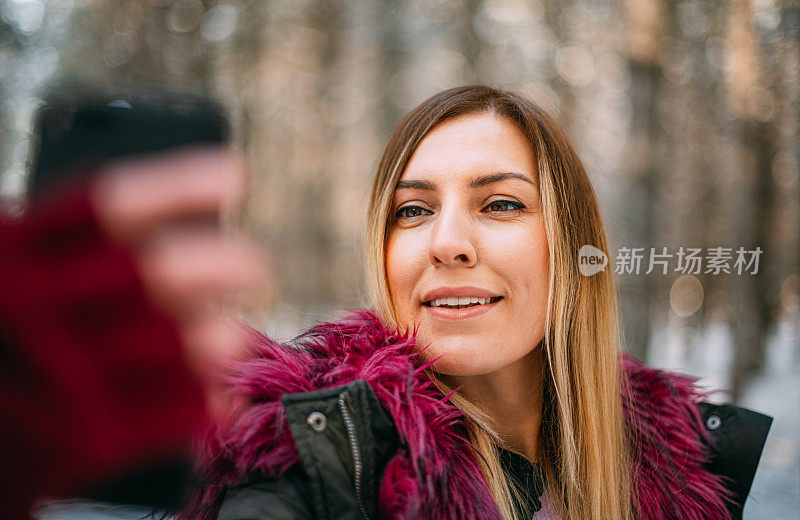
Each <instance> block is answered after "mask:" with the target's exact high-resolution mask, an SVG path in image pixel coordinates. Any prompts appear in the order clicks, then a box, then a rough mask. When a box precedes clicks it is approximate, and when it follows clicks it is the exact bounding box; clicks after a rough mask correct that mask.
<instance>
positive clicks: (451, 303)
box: [422, 296, 503, 309]
mask: <svg viewBox="0 0 800 520" xmlns="http://www.w3.org/2000/svg"><path fill="white" fill-rule="evenodd" d="M502 299H503V297H502V296H494V297H491V298H473V297H470V296H448V297H446V298H436V299H435V300H430V301H427V302H424V303H423V304H422V305H424V306H426V307H441V308H445V309H467V308H469V307H477V306H478V305H487V304H489V303H495V302H499V301H500V300H502Z"/></svg>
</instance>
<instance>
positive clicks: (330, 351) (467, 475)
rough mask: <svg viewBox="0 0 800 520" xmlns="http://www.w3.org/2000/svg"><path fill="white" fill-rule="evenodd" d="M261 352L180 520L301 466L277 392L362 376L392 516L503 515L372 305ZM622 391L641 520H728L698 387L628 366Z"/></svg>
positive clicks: (459, 430) (238, 382) (261, 345)
mask: <svg viewBox="0 0 800 520" xmlns="http://www.w3.org/2000/svg"><path fill="white" fill-rule="evenodd" d="M252 339H253V344H254V350H255V354H254V356H253V357H252V358H251V359H250V360H248V361H246V362H243V363H241V364H240V365H239V366H238V367H237V368H236V371H235V376H234V380H233V384H234V390H235V392H236V393H237V395H238V397H239V398H240V404H239V405H238V408H237V410H236V411H235V413H234V414H233V419H232V420H231V422H230V423H229V424H227V425H225V426H222V427H219V428H218V429H217V430H216V431H214V432H213V433H212V434H211V435H209V436H208V438H207V440H206V442H205V444H204V448H203V454H202V456H201V459H200V460H201V463H200V475H201V482H202V484H201V485H200V486H199V487H198V489H197V490H196V492H195V495H194V496H193V498H192V500H191V503H190V505H189V507H188V508H187V509H186V510H185V511H184V512H183V514H182V515H181V518H192V519H195V518H196V519H200V520H211V519H213V518H216V513H217V511H218V509H219V506H220V503H221V501H222V499H223V498H224V491H225V490H226V489H227V488H230V487H234V486H236V485H239V484H241V483H242V482H244V481H246V479H247V478H248V476H249V475H252V474H260V475H264V476H266V477H277V476H280V475H282V474H284V473H285V472H287V471H288V470H289V468H291V467H292V466H293V465H295V464H297V463H298V461H299V454H298V451H297V448H296V447H295V444H294V442H293V438H292V435H291V432H290V430H289V427H288V424H287V420H286V416H285V414H284V410H283V406H282V404H281V396H283V395H284V394H291V393H298V392H309V391H314V390H320V389H325V388H331V387H335V386H339V385H342V384H347V383H351V382H353V381H356V380H359V379H363V380H366V381H367V382H368V383H369V385H370V386H371V388H372V389H373V390H374V392H375V395H376V397H377V399H378V401H379V402H380V404H381V405H382V407H383V408H384V409H385V410H387V411H388V412H389V414H390V415H391V417H392V419H393V421H394V424H395V427H396V429H397V433H398V436H399V439H400V449H399V450H398V451H397V453H396V454H395V455H394V456H393V457H392V458H391V460H390V461H389V462H388V464H387V466H386V469H385V471H384V473H383V477H382V480H381V483H380V495H379V508H380V515H381V517H382V518H390V519H411V518H430V519H436V520H441V519H479V518H480V519H487V518H488V519H493V518H500V515H499V513H498V511H497V508H496V506H495V505H494V502H493V500H492V498H491V494H490V493H489V490H488V487H487V485H486V483H485V481H484V480H483V477H482V475H481V471H480V468H479V466H478V461H477V459H476V456H475V454H474V451H473V450H472V448H471V447H470V445H469V443H468V442H467V441H466V440H465V438H464V428H463V424H462V419H461V413H460V412H459V411H458V410H457V409H456V408H455V407H454V406H453V405H452V404H450V403H449V396H442V395H441V393H440V392H439V391H438V390H437V388H436V387H435V386H434V385H433V383H432V382H431V381H430V380H429V379H428V377H427V376H426V375H425V373H424V372H423V371H424V369H425V368H426V365H421V364H420V363H419V361H418V356H417V351H416V346H415V344H414V340H413V338H410V337H409V336H408V335H407V334H405V335H404V334H400V333H398V332H396V331H391V330H389V329H388V328H386V327H385V326H384V325H383V324H382V323H381V322H380V320H379V319H378V317H377V316H376V315H375V314H374V313H373V312H372V311H368V310H357V311H351V312H350V313H349V314H348V315H347V316H346V317H345V318H344V319H342V320H340V321H337V322H332V323H324V324H321V325H318V326H316V327H313V328H312V329H310V330H309V331H308V332H306V333H305V334H303V335H301V336H299V337H298V338H297V339H296V340H295V341H293V342H291V343H290V344H289V345H283V344H279V343H277V342H274V341H272V340H271V339H269V338H267V337H266V336H263V335H261V334H259V333H256V332H254V331H253V332H252ZM621 362H622V364H623V367H624V370H625V373H626V374H627V384H625V383H623V384H622V385H621V393H622V397H623V403H624V412H625V418H626V422H627V425H628V429H629V432H630V439H631V446H632V450H633V455H634V456H633V460H634V461H635V462H634V464H633V467H632V468H631V469H632V475H633V479H634V489H635V497H634V504H635V507H636V509H637V511H638V513H639V516H640V517H641V518H642V519H643V520H661V519H665V518H685V519H698V520H700V519H704V520H723V519H726V518H729V514H728V512H727V510H726V507H725V500H726V498H725V497H726V496H727V492H726V490H725V487H724V486H723V483H722V482H721V477H718V476H716V475H714V474H712V473H710V472H709V471H707V470H706V469H704V464H705V463H706V462H707V460H708V458H709V456H710V454H709V451H708V448H707V446H708V444H709V443H710V442H711V439H710V438H709V436H708V433H707V432H706V430H705V428H704V427H703V423H702V420H701V418H700V415H699V412H698V410H697V406H696V403H697V402H698V401H699V400H700V399H701V398H702V397H703V394H702V393H700V392H699V391H698V390H697V389H696V388H695V385H694V380H693V379H690V378H688V377H684V376H679V375H675V374H671V373H667V372H663V371H660V370H655V369H651V368H647V367H645V366H643V365H641V364H640V363H638V362H637V361H635V360H634V359H633V358H631V357H628V356H623V357H622V359H621Z"/></svg>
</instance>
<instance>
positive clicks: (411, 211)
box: [394, 206, 430, 218]
mask: <svg viewBox="0 0 800 520" xmlns="http://www.w3.org/2000/svg"><path fill="white" fill-rule="evenodd" d="M429 213H430V211H428V210H427V209H424V208H420V207H419V206H403V207H402V208H400V209H398V210H397V213H395V215H394V216H395V218H414V217H421V216H422V215H427V214H429Z"/></svg>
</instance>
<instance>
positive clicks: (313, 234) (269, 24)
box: [0, 0, 800, 519]
mask: <svg viewBox="0 0 800 520" xmlns="http://www.w3.org/2000/svg"><path fill="white" fill-rule="evenodd" d="M466 83H486V84H490V85H494V86H502V87H505V88H508V89H511V90H516V91H519V92H521V93H523V94H526V95H528V96H529V97H531V98H532V99H533V100H535V101H537V102H538V103H539V104H541V105H543V106H544V107H546V108H547V109H549V110H550V111H551V112H552V113H553V114H554V115H555V116H556V118H557V119H558V120H559V121H560V122H561V123H562V124H563V125H564V126H565V128H566V129H567V131H568V133H569V135H570V136H571V137H572V139H573V142H574V143H575V145H576V147H577V148H578V151H579V154H580V155H581V157H582V158H583V160H584V162H585V164H586V166H587V169H588V171H589V173H590V175H591V178H592V180H593V182H594V185H595V188H596V190H597V193H598V196H599V198H600V202H601V209H602V211H603V215H604V220H605V224H606V229H607V232H608V235H609V239H610V243H611V251H610V252H609V257H610V259H609V260H610V262H611V265H610V266H609V268H613V262H614V258H613V257H614V252H615V250H616V249H617V248H620V247H623V246H625V247H630V248H633V247H641V248H645V254H647V252H648V251H649V250H650V248H651V247H652V248H657V249H658V250H659V251H660V250H661V248H663V247H667V248H668V249H669V251H670V252H674V251H675V250H677V248H679V247H681V246H683V247H698V248H711V247H719V246H723V247H731V248H733V249H734V251H735V250H736V249H738V248H739V247H744V248H745V249H746V250H754V249H756V247H760V248H761V249H762V250H763V253H762V255H761V257H760V264H759V268H758V272H757V274H741V275H737V274H735V273H734V274H718V275H711V274H702V273H701V274H696V275H691V274H681V273H669V274H667V275H664V274H661V272H660V270H658V269H656V270H655V271H654V272H653V273H650V274H648V275H645V274H644V269H643V270H642V271H641V272H640V273H639V274H638V275H637V274H630V275H620V276H618V284H619V289H620V306H621V309H622V316H623V322H624V342H625V343H624V344H625V348H626V349H627V350H629V351H631V352H632V353H634V354H635V355H637V356H638V357H640V358H643V359H646V360H648V361H649V362H650V363H652V364H655V365H659V366H664V367H668V368H673V369H681V370H684V371H687V372H690V373H693V374H696V375H698V376H701V377H703V378H705V381H706V382H707V383H708V384H709V385H710V386H711V387H714V388H721V387H724V388H730V389H731V393H730V394H729V395H727V396H724V395H723V396H721V397H719V399H720V400H732V401H734V402H736V403H739V404H742V405H745V406H752V407H754V408H756V409H758V410H761V411H764V412H765V413H769V414H771V415H774V416H775V417H776V422H775V424H774V425H773V430H772V433H771V434H770V439H769V442H768V445H767V449H766V450H765V453H764V457H763V459H762V464H761V468H760V470H759V477H758V478H757V480H756V484H755V487H754V489H753V493H752V494H751V499H750V500H749V502H748V508H747V509H746V514H745V518H773V519H777V518H796V516H793V515H796V514H797V513H796V512H797V507H798V506H800V464H798V461H800V455H799V453H798V452H800V443H799V442H798V432H800V368H798V367H800V347H798V327H799V326H800V277H799V274H800V229H799V228H800V226H799V224H800V135H799V134H800V5H799V4H798V2H796V1H793V0H783V1H781V0H732V1H721V0H716V1H715V0H708V1H698V0H674V1H673V0H627V1H611V0H581V1H567V2H560V1H552V0H531V1H523V0H462V1H444V0H413V1H406V2H394V1H378V0H339V1H328V0H264V1H256V0H226V1H207V2H200V1H198V0H177V1H173V0H0V203H2V205H3V206H5V207H6V208H10V209H12V210H13V209H14V208H15V207H19V205H20V202H21V201H22V200H23V197H24V188H25V175H26V162H27V160H28V156H27V155H28V148H27V146H28V137H29V135H30V123H31V116H32V114H33V112H34V111H35V109H36V107H37V106H38V105H39V104H40V103H41V101H40V97H41V96H42V94H43V93H44V92H45V91H46V90H47V89H49V88H52V86H53V85H65V86H68V85H74V84H81V85H89V86H92V87H95V88H98V89H104V90H106V91H111V92H115V91H120V92H129V91H130V89H131V86H132V85H138V86H139V87H140V88H145V89H148V90H167V91H170V92H173V93H175V92H184V93H192V94H201V95H205V96H209V97H212V98H215V99H217V100H219V101H220V102H221V103H222V104H223V105H224V106H225V107H226V109H227V111H228V113H229V115H230V118H231V121H232V123H233V128H234V134H235V140H236V141H237V143H239V144H240V145H241V146H242V147H243V148H244V150H245V152H246V155H247V157H248V160H249V164H250V167H251V171H252V189H251V191H250V194H249V201H248V204H247V206H246V208H245V209H244V210H243V214H242V215H241V220H242V225H243V226H244V227H246V228H247V229H248V230H249V231H251V232H252V234H253V235H254V236H255V237H257V238H258V239H259V240H261V241H263V243H264V244H265V245H266V248H267V249H268V250H269V252H270V254H271V255H272V257H273V260H274V270H275V272H276V273H277V276H276V283H277V284H278V287H277V295H278V296H277V297H276V298H275V300H274V301H270V302H267V301H264V302H260V304H259V305H257V306H256V309H255V310H253V311H252V312H251V313H250V314H249V318H248V319H249V321H251V322H252V323H253V324H254V325H256V326H258V327H260V328H262V329H265V330H267V331H268V332H270V333H272V334H276V335H278V336H281V337H290V336H292V335H293V334H294V333H296V332H298V331H299V330H300V329H301V328H303V327H305V326H307V325H309V324H311V323H314V322H316V321H319V320H323V319H328V318H330V317H331V316H332V315H333V314H334V313H335V311H336V310H338V309H342V308H346V307H355V306H359V305H363V304H364V303H365V302H364V299H363V282H362V277H361V272H362V257H363V249H362V247H361V245H360V243H359V233H360V230H361V226H362V221H363V217H364V208H365V205H366V200H367V194H368V189H369V182H370V177H371V174H372V172H373V170H374V168H375V166H376V165H377V161H378V156H379V153H380V151H381V146H382V144H383V143H384V141H385V139H386V138H387V136H388V133H389V132H390V130H391V129H392V127H393V126H394V124H395V123H396V122H397V121H398V120H399V118H400V117H401V116H402V115H403V114H404V113H405V112H407V111H408V110H409V109H410V108H412V107H413V106H415V105H417V104H418V103H419V102H421V101H423V100H424V99H425V98H427V97H428V96H430V95H432V94H434V93H435V92H437V91H439V90H442V89H445V88H448V87H452V86H456V85H460V84H466ZM670 265H671V266H674V264H670Z"/></svg>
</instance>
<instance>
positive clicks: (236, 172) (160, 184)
mask: <svg viewBox="0 0 800 520" xmlns="http://www.w3.org/2000/svg"><path fill="white" fill-rule="evenodd" d="M243 164H244V163H243V161H242V160H241V158H240V157H239V156H238V155H237V154H236V153H234V152H232V151H231V150H229V149H226V148H194V149H185V150H181V151H176V152H171V153H169V154H165V155H161V156H153V157H150V158H147V159H140V160H137V161H135V162H121V163H118V164H115V165H112V166H109V167H108V168H106V171H105V172H104V173H103V174H102V175H101V176H100V177H99V178H98V179H97V180H96V181H95V183H94V185H93V191H92V199H93V204H94V207H95V210H96V212H97V214H98V217H99V219H100V222H101V224H102V225H103V226H104V227H105V229H106V230H107V232H108V233H109V234H110V235H111V236H113V237H115V238H117V239H120V240H123V241H128V242H131V241H135V240H137V239H139V238H140V237H142V236H144V235H146V234H147V233H149V232H151V231H153V229H155V228H156V227H158V226H159V225H161V224H163V223H164V222H166V221H170V220H181V219H183V218H186V217H193V216H200V215H215V216H216V215H218V214H219V211H220V208H222V207H223V206H230V205H232V204H233V203H234V201H235V200H238V198H240V197H241V193H242V188H243V184H244V178H245V174H244V167H243Z"/></svg>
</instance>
